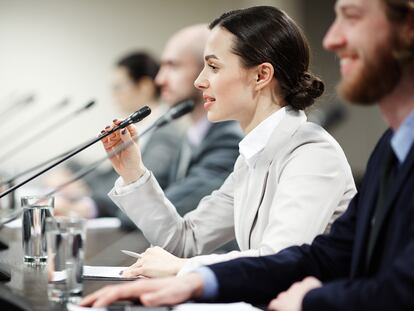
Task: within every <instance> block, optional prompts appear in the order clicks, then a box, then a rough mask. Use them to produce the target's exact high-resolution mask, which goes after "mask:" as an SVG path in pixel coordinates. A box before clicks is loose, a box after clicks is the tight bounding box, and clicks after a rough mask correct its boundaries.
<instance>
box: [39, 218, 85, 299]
mask: <svg viewBox="0 0 414 311" xmlns="http://www.w3.org/2000/svg"><path fill="white" fill-rule="evenodd" d="M85 224H86V221H85V220H84V219H81V218H74V217H56V218H49V219H48V220H47V228H48V230H47V245H48V259H47V275H48V297H49V300H51V301H55V302H66V301H71V302H78V300H80V298H81V294H82V274H83V257H84V243H85V230H86V229H85V228H86V225H85Z"/></svg>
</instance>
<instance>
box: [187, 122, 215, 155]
mask: <svg viewBox="0 0 414 311" xmlns="http://www.w3.org/2000/svg"><path fill="white" fill-rule="evenodd" d="M210 126H211V123H210V122H209V121H208V119H207V116H204V117H203V118H201V119H200V120H198V121H197V123H194V124H193V125H191V126H190V128H189V129H188V131H187V138H188V141H189V143H190V144H191V145H192V146H195V147H196V146H199V145H200V144H201V142H202V141H203V139H204V137H205V136H206V135H207V132H208V130H209V129H210Z"/></svg>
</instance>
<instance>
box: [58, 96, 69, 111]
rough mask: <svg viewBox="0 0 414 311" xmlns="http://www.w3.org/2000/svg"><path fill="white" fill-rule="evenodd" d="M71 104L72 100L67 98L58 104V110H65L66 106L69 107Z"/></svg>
mask: <svg viewBox="0 0 414 311" xmlns="http://www.w3.org/2000/svg"><path fill="white" fill-rule="evenodd" d="M69 103H70V98H69V97H65V98H64V99H62V100H61V101H60V102H58V104H57V105H56V108H57V109H60V108H63V107H65V106H67V105H69Z"/></svg>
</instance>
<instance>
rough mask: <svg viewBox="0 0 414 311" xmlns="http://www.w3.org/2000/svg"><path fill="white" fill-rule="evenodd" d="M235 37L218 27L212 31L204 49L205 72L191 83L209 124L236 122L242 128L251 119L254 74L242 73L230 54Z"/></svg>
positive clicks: (253, 106) (233, 55)
mask: <svg viewBox="0 0 414 311" xmlns="http://www.w3.org/2000/svg"><path fill="white" fill-rule="evenodd" d="M233 40H235V37H234V35H233V34H231V33H230V32H228V31H227V30H225V29H224V28H221V27H215V28H213V29H212V31H211V34H210V36H209V39H208V41H207V43H206V47H205V49H204V68H203V70H202V71H201V73H200V75H199V76H198V78H197V79H196V81H195V82H194V85H195V86H196V87H197V88H198V89H200V90H201V91H202V92H203V98H204V108H205V109H206V110H207V116H208V119H209V120H210V121H212V122H217V121H226V120H236V121H239V122H240V124H241V126H242V128H245V126H246V125H247V124H249V123H250V121H251V119H252V118H253V116H254V113H255V110H256V105H255V102H254V93H255V92H254V81H255V79H256V77H255V72H254V70H250V69H245V68H244V67H243V66H242V64H241V60H240V58H239V56H237V55H235V54H234V53H232V50H231V48H232V44H233Z"/></svg>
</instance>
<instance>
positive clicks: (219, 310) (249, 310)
mask: <svg viewBox="0 0 414 311" xmlns="http://www.w3.org/2000/svg"><path fill="white" fill-rule="evenodd" d="M173 310H175V311H260V309H258V308H256V307H253V306H252V305H251V304H248V303H245V302H236V303H186V304H182V305H178V306H176V307H174V308H173Z"/></svg>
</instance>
